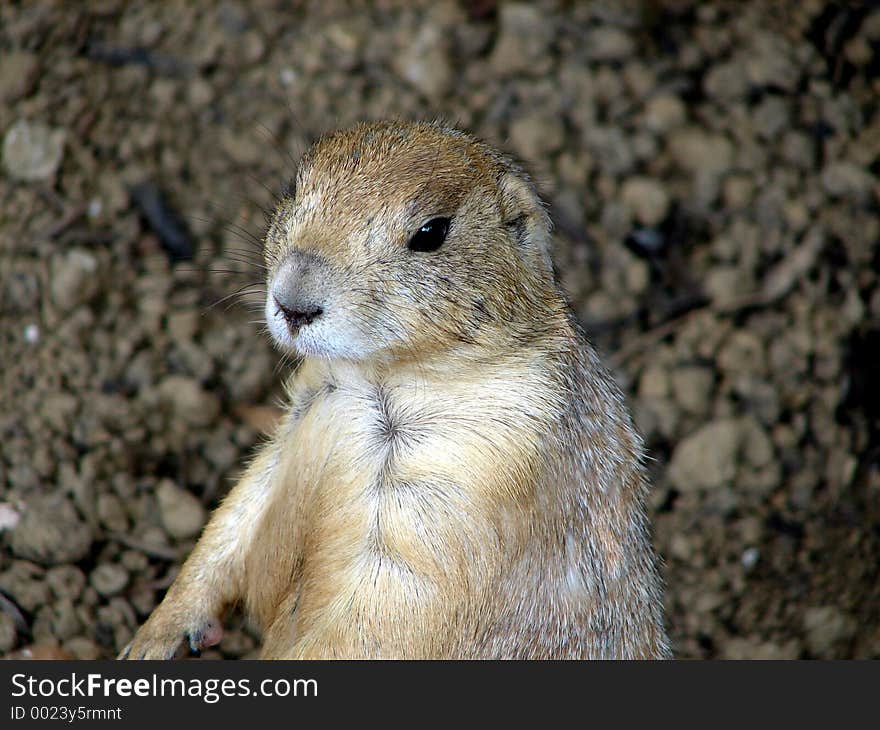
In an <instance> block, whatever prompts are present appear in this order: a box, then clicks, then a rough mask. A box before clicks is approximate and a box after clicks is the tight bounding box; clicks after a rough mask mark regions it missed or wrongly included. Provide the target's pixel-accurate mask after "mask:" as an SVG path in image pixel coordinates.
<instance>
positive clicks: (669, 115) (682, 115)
mask: <svg viewBox="0 0 880 730" xmlns="http://www.w3.org/2000/svg"><path fill="white" fill-rule="evenodd" d="M686 119H687V110H686V108H685V105H684V102H683V101H682V100H681V99H679V98H678V97H677V96H674V95H672V94H658V95H657V96H655V97H653V98H652V99H651V100H650V101H649V102H648V103H647V104H646V105H645V114H644V121H645V126H646V127H647V128H648V129H650V130H651V131H652V132H656V133H657V134H666V133H667V132H669V131H670V130H673V129H675V128H676V127H679V126H681V125H682V124H684V122H685V120H686Z"/></svg>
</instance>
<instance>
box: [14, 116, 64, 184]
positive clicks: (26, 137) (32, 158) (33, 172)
mask: <svg viewBox="0 0 880 730" xmlns="http://www.w3.org/2000/svg"><path fill="white" fill-rule="evenodd" d="M65 136H66V134H65V132H64V131H63V130H60V129H52V128H50V127H48V126H47V125H45V124H43V123H42V122H29V121H27V120H26V119H20V120H18V121H17V122H15V123H14V124H13V125H12V126H11V127H9V129H8V130H7V132H6V136H5V137H4V138H3V168H4V169H5V170H6V173H7V174H8V175H9V176H10V177H12V178H14V179H16V180H24V181H26V182H38V181H40V180H48V179H50V178H52V177H53V176H54V175H55V173H56V172H57V171H58V167H59V166H60V165H61V158H62V157H63V155H64V139H65Z"/></svg>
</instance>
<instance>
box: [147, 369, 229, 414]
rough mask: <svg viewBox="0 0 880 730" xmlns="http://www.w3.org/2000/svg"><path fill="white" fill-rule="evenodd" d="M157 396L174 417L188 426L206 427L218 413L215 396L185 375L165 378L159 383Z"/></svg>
mask: <svg viewBox="0 0 880 730" xmlns="http://www.w3.org/2000/svg"><path fill="white" fill-rule="evenodd" d="M159 396H160V398H161V399H162V400H163V402H164V403H165V404H166V405H167V406H169V407H170V408H171V410H172V412H173V413H174V415H175V416H176V417H178V418H180V419H182V420H183V421H184V422H185V423H187V424H188V425H190V426H208V425H210V424H211V423H212V422H213V421H214V419H215V418H217V415H218V414H219V413H220V401H219V400H218V399H217V396H215V395H214V394H213V393H209V392H208V391H206V390H204V389H203V388H202V386H201V385H199V383H198V381H196V380H195V379H193V378H190V377H187V376H185V375H168V376H166V377H165V378H164V379H163V380H162V382H161V383H159Z"/></svg>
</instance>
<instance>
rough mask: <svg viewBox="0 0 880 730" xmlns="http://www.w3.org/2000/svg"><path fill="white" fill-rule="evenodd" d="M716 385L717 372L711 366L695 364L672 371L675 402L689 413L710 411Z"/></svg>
mask: <svg viewBox="0 0 880 730" xmlns="http://www.w3.org/2000/svg"><path fill="white" fill-rule="evenodd" d="M714 385H715V373H714V372H712V371H711V370H710V369H709V368H704V367H699V366H696V365H693V366H687V367H680V368H676V369H675V370H673V371H672V394H673V396H674V398H675V402H676V403H678V404H679V405H680V406H681V407H682V408H683V409H684V410H686V411H687V412H688V413H693V414H694V415H697V416H702V415H705V414H706V413H708V411H709V406H710V405H711V402H712V401H711V397H712V389H713V387H714Z"/></svg>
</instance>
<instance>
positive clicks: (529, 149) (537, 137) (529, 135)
mask: <svg viewBox="0 0 880 730" xmlns="http://www.w3.org/2000/svg"><path fill="white" fill-rule="evenodd" d="M564 142H565V126H564V125H563V123H562V119H561V118H560V117H559V115H558V114H554V113H552V112H547V111H534V112H531V113H529V114H527V115H525V116H521V117H517V118H516V119H514V120H513V121H512V122H511V124H510V143H511V145H512V146H513V148H514V150H515V151H516V153H517V154H518V155H519V156H520V157H522V158H523V159H524V160H527V161H529V162H531V163H532V164H535V163H540V162H542V161H544V158H545V157H546V156H547V155H549V154H551V153H552V152H556V151H557V150H559V149H560V148H561V147H562V145H563V143H564Z"/></svg>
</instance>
